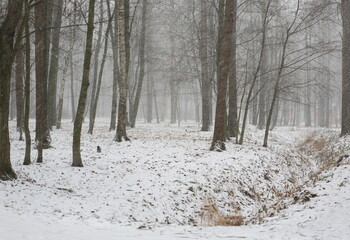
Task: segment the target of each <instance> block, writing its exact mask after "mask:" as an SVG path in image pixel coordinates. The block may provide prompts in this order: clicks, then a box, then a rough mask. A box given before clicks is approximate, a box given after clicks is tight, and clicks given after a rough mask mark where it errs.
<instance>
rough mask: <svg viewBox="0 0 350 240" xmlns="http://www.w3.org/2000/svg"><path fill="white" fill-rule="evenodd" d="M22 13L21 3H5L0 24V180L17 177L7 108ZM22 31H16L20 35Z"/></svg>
mask: <svg viewBox="0 0 350 240" xmlns="http://www.w3.org/2000/svg"><path fill="white" fill-rule="evenodd" d="M21 12H22V1H19V0H9V1H7V15H5V16H3V22H2V23H0V36H1V37H0V52H1V54H0V179H1V180H11V179H15V178H16V177H17V176H16V174H15V172H14V171H13V169H12V166H11V158H10V151H11V147H10V135H9V125H8V121H9V110H10V109H9V106H10V85H11V70H12V63H13V61H14V58H15V54H16V53H15V46H16V45H15V44H14V37H15V34H16V26H17V24H18V22H19V20H20V17H21ZM21 32H22V31H18V33H21Z"/></svg>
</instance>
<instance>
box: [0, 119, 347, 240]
mask: <svg viewBox="0 0 350 240" xmlns="http://www.w3.org/2000/svg"><path fill="white" fill-rule="evenodd" d="M63 126H65V128H64V129H63V130H60V131H54V133H53V134H52V138H53V148H51V149H49V150H46V151H45V156H44V157H45V158H44V161H45V163H44V164H40V165H39V164H33V165H31V166H22V160H23V153H24V142H20V141H18V140H16V138H17V137H18V136H17V133H15V132H11V137H12V161H13V163H14V168H15V170H16V172H17V173H18V176H19V179H18V180H16V181H13V182H1V183H0V202H1V203H0V212H1V218H3V219H2V220H4V219H7V222H8V224H7V225H4V226H3V228H1V227H0V232H1V233H4V232H5V233H6V234H9V235H8V238H5V239H26V238H25V237H26V236H29V237H28V239H33V238H30V236H40V235H42V237H43V238H45V239H47V235H48V234H50V232H53V233H56V235H57V236H58V237H57V239H62V238H67V237H68V236H70V234H72V235H71V236H72V237H70V238H68V239H96V238H97V237H98V236H99V237H98V238H101V239H113V237H117V236H119V237H120V236H124V237H125V239H126V237H127V236H131V237H134V239H140V238H137V236H139V237H140V236H141V235H142V236H143V237H144V239H150V238H154V237H155V236H161V234H162V232H165V233H164V234H165V235H167V238H166V239H171V238H170V237H173V238H177V237H179V236H182V235H183V234H184V237H187V236H190V238H196V236H198V237H199V238H203V237H205V236H208V237H210V238H214V239H215V236H216V235H217V236H221V235H220V234H227V236H228V237H229V236H230V234H233V236H234V235H236V231H237V233H239V234H243V235H242V236H247V237H248V236H250V237H254V236H260V235H261V234H265V235H266V237H269V236H272V235H270V234H274V232H276V234H277V235H278V234H280V233H281V232H283V231H287V230H290V231H291V232H290V234H292V235H293V234H294V233H296V232H297V231H299V227H298V226H296V228H293V227H288V228H286V226H287V225H288V224H291V226H294V224H296V223H299V220H300V219H303V218H302V216H298V215H296V216H291V219H290V218H288V219H289V220H282V221H278V223H277V222H276V223H274V222H272V223H270V222H268V223H264V224H263V225H259V226H243V227H239V228H220V227H215V228H205V229H202V230H200V229H199V228H194V227H180V226H178V225H192V226H193V225H202V226H205V225H217V224H222V223H223V221H222V220H225V221H224V222H225V223H226V222H227V221H226V220H232V217H240V216H242V217H243V219H244V221H245V222H246V223H248V222H259V221H263V220H266V219H269V218H273V217H274V216H280V215H279V212H280V210H281V209H283V208H284V207H286V206H288V205H289V203H290V201H289V202H288V201H282V200H283V199H285V197H287V196H291V195H292V194H293V193H294V191H295V190H298V189H299V187H300V186H302V185H303V184H304V183H305V182H307V181H308V180H309V178H310V176H313V175H314V173H315V172H317V171H318V170H319V169H320V164H317V161H314V160H313V158H308V157H306V156H305V154H304V153H303V152H301V151H300V142H301V141H302V140H303V139H304V138H305V137H306V136H307V134H308V132H307V131H305V130H293V129H290V128H285V129H279V130H278V131H275V132H273V133H272V134H271V141H270V147H269V148H267V149H265V148H262V147H260V143H261V139H262V136H263V132H261V131H256V130H254V129H250V130H249V134H248V135H247V142H246V143H245V144H244V145H243V146H239V145H235V144H233V143H228V144H227V149H228V151H226V152H221V153H218V152H210V151H208V148H209V145H210V139H211V136H212V133H202V132H199V131H198V127H197V126H196V125H195V124H186V125H185V126H183V127H181V128H178V127H175V126H171V125H170V126H169V125H156V124H140V126H139V127H138V128H137V129H131V130H129V136H130V138H131V139H132V142H127V143H116V142H113V141H112V139H113V136H114V133H110V132H107V131H106V129H108V127H107V124H106V123H103V122H100V123H99V124H97V127H96V129H95V133H96V134H95V135H93V136H90V135H87V134H83V137H82V156H83V160H84V164H85V167H84V168H81V169H78V168H71V167H70V162H71V138H72V137H71V132H72V129H71V127H72V126H71V125H70V124H69V123H65V124H64V125H63ZM85 127H86V126H85ZM13 129H15V128H14V127H13ZM86 130H87V129H86ZM291 130H292V131H291ZM97 146H101V148H102V153H97V152H96V147H97ZM33 153H34V154H36V153H35V151H33ZM33 160H34V159H33ZM344 172H346V171H344ZM326 200H327V199H326ZM326 200H325V203H327V201H328V200H327V201H326ZM312 201H313V200H312ZM297 206H299V205H297ZM303 207H304V205H301V207H300V209H297V213H298V211H301V212H306V215H305V216H307V214H308V213H307V211H309V210H310V211H311V210H312V209H306V210H305V209H304V208H303ZM295 211H296V210H293V211H292V212H295ZM320 211H321V210H320ZM341 212H345V211H343V210H341ZM286 214H287V215H288V216H289V215H291V213H289V212H288V211H287V212H286ZM310 214H311V215H312V213H311V212H310ZM17 215H19V217H17ZM293 218H296V219H295V220H293ZM2 222H3V221H2ZM280 222H281V223H282V222H283V224H282V225H279V224H280ZM128 224H131V226H129V227H127V226H126V225H128ZM166 224H172V225H174V224H175V225H177V226H176V227H167V226H165V225H166ZM306 224H309V223H308V222H306ZM15 225H17V226H18V225H21V226H22V225H23V226H26V225H28V228H25V229H24V230H25V231H24V232H23V231H14V229H15V228H14V226H15ZM43 225H44V227H43ZM73 225H74V226H73ZM30 226H32V227H30ZM138 226H144V227H145V228H149V226H151V228H152V231H149V230H143V231H141V230H135V229H136V228H137V227H138ZM155 226H161V227H155ZM279 226H280V227H279ZM301 226H303V225H301ZM317 226H321V224H317V225H315V227H317ZM310 227H311V232H312V233H315V232H314V231H313V228H312V226H310ZM40 228H43V230H40V231H39V230H38V229H40ZM252 229H253V230H252ZM267 229H269V230H267ZM270 229H271V230H270ZM274 229H275V230H274ZM248 230H249V231H248ZM250 231H252V234H253V235H247V233H248V232H249V234H250ZM90 232H91V234H90ZM21 234H22V235H21ZM35 234H36V235H35ZM74 234H76V235H74ZM118 234H119V235H118ZM255 234H258V235H255ZM21 236H22V237H21ZM65 236H67V237H65ZM79 236H81V237H82V238H78V237H79ZM94 236H96V237H94ZM261 236H262V235H261ZM93 237H94V238H93ZM148 237H149V238H148ZM38 239H40V237H38ZM49 239H55V237H54V235H52V236H51V237H49ZM114 239H115V238H114ZM131 239H132V238H131ZM252 239H254V238H252ZM257 239H260V238H257ZM267 239H268V238H267ZM287 239H288V238H287ZM291 239H294V238H291ZM297 239H299V238H297Z"/></svg>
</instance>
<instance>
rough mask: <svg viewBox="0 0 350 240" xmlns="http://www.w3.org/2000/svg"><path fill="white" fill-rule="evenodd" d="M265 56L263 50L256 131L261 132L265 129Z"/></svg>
mask: <svg viewBox="0 0 350 240" xmlns="http://www.w3.org/2000/svg"><path fill="white" fill-rule="evenodd" d="M267 71H268V70H267V54H266V49H264V52H263V54H262V59H261V70H260V84H259V88H260V89H259V90H260V92H259V122H258V129H260V130H262V129H264V127H265V124H266V92H267V91H266V90H267V87H266V84H267V81H268V75H267Z"/></svg>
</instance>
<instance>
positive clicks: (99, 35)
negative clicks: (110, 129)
mask: <svg viewBox="0 0 350 240" xmlns="http://www.w3.org/2000/svg"><path fill="white" fill-rule="evenodd" d="M99 21H100V23H99V28H98V33H97V42H96V47H95V56H94V73H93V78H92V88H91V95H90V115H89V117H90V119H89V121H90V124H89V125H90V126H92V128H93V123H92V122H93V121H94V120H93V118H94V111H93V108H94V104H95V96H96V88H97V80H98V79H97V77H98V58H99V55H100V50H101V45H102V28H103V25H102V23H103V1H102V0H101V1H100V19H99ZM90 130H91V127H89V131H88V134H92V131H90Z"/></svg>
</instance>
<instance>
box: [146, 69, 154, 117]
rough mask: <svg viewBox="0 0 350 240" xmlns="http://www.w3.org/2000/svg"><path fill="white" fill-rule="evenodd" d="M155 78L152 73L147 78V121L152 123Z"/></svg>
mask: <svg viewBox="0 0 350 240" xmlns="http://www.w3.org/2000/svg"><path fill="white" fill-rule="evenodd" d="M152 82H153V79H152V78H151V76H150V75H148V78H147V122H148V123H151V122H152V120H153V102H152V100H153V99H152V98H153V84H152Z"/></svg>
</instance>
